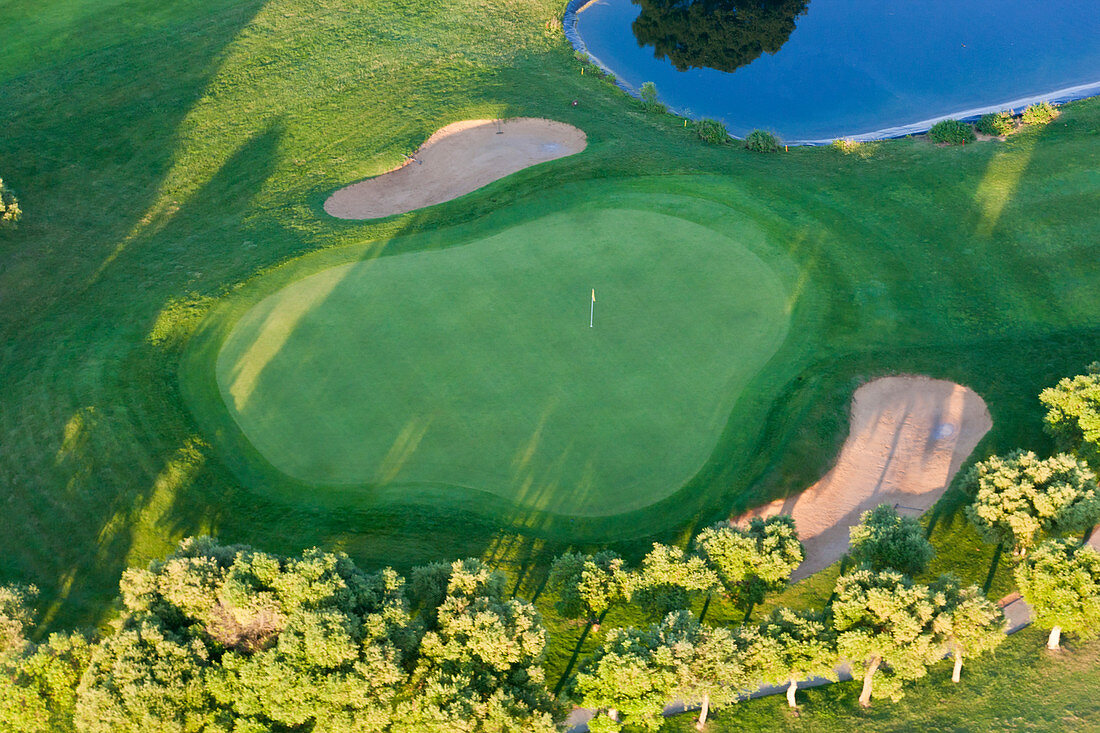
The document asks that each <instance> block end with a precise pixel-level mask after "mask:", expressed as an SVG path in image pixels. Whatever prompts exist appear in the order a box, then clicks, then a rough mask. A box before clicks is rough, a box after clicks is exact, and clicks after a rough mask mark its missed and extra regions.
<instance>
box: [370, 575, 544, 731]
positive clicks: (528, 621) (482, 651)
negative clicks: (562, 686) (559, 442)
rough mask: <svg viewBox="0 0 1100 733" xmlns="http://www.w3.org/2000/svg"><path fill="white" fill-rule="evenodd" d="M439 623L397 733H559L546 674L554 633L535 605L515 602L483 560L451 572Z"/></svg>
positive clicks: (426, 643)
mask: <svg viewBox="0 0 1100 733" xmlns="http://www.w3.org/2000/svg"><path fill="white" fill-rule="evenodd" d="M434 617H435V622H434V624H433V626H432V628H431V629H430V630H429V631H428V632H427V633H425V634H424V637H423V639H422V640H421V642H420V650H419V659H418V663H417V667H416V669H415V671H414V673H413V687H414V690H415V693H414V694H413V695H412V696H411V699H410V700H408V701H406V702H404V703H402V704H401V705H400V706H398V710H397V714H396V716H395V719H394V723H393V727H392V729H393V730H395V731H409V733H412V731H440V733H442V732H443V731H458V732H461V733H475V732H478V731H486V732H488V731H492V732H493V733H498V732H507V731H517V733H518V732H519V731H536V732H537V731H547V732H549V731H552V730H553V729H554V724H553V716H552V711H553V709H554V708H553V703H552V701H551V699H550V695H549V693H548V692H547V690H546V685H545V678H544V674H543V670H542V667H541V661H542V656H543V652H544V650H545V647H546V630H545V629H544V628H543V627H542V625H541V621H540V619H539V615H538V613H537V612H536V611H535V608H534V606H532V605H531V604H530V603H527V602H526V601H520V600H516V599H512V598H508V597H507V595H506V593H505V591H504V578H503V576H501V575H500V574H499V573H496V572H494V571H492V570H491V569H489V568H488V567H487V566H486V565H485V564H484V563H482V562H480V561H478V560H459V561H456V562H454V563H453V564H452V565H451V566H450V574H449V577H448V579H447V583H446V587H445V597H444V599H443V601H442V602H441V603H440V604H439V605H438V606H437V607H436V608H435V609H434Z"/></svg>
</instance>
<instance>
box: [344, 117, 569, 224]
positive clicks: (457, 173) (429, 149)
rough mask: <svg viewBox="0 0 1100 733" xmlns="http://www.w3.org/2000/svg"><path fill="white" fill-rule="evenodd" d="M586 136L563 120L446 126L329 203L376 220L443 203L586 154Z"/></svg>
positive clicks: (346, 214)
mask: <svg viewBox="0 0 1100 733" xmlns="http://www.w3.org/2000/svg"><path fill="white" fill-rule="evenodd" d="M587 144H588V138H587V137H586V136H585V134H584V132H583V131H582V130H579V129H578V128H576V127H573V126H572V125H567V124H566V123H564V122H555V121H554V120H544V119H538V118H534V117H517V118H514V119H509V120H463V121H461V122H453V123H451V124H450V125H447V126H446V127H442V128H440V129H439V130H437V131H436V132H435V134H433V135H432V136H431V137H430V138H428V139H427V140H426V141H425V142H424V144H423V145H421V146H420V149H419V150H417V151H416V153H415V154H414V155H412V156H411V157H410V158H408V159H407V160H406V161H405V163H404V164H402V165H401V166H399V167H398V168H395V169H394V170H392V171H387V172H386V173H383V174H382V175H379V176H376V177H374V178H368V179H367V180H365V181H359V182H358V183H353V184H351V185H350V186H345V187H344V188H341V189H340V190H339V191H336V192H335V193H334V194H332V195H331V196H329V198H328V200H327V201H325V211H326V212H328V213H329V214H331V215H332V216H335V217H337V218H340V219H375V218H379V217H383V216H392V215H394V214H402V213H405V212H406V211H413V210H414V209H420V208H423V207H425V206H431V205H433V204H440V203H443V202H444V201H450V200H451V199H454V198H458V197H459V196H463V195H465V194H468V193H470V192H471V191H476V190H477V189H479V188H481V187H482V186H485V185H488V184H489V183H492V182H493V181H495V180H497V179H498V178H504V177H505V176H507V175H510V174H512V173H515V172H516V171H520V170H523V169H524V168H529V167H530V166H533V165H537V164H539V163H545V162H547V161H550V160H556V159H557V158H564V157H566V156H569V155H574V154H576V153H579V152H581V151H582V150H584V148H585V146H586V145H587Z"/></svg>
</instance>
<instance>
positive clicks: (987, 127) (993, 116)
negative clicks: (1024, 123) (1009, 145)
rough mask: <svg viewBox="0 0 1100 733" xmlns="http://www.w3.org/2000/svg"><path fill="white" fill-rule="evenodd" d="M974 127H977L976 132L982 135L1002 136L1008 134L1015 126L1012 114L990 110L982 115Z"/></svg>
mask: <svg viewBox="0 0 1100 733" xmlns="http://www.w3.org/2000/svg"><path fill="white" fill-rule="evenodd" d="M975 127H977V128H978V132H980V133H982V134H983V135H993V136H994V137H1004V136H1005V135H1008V134H1010V133H1011V132H1012V130H1013V129H1014V128H1015V127H1016V126H1015V125H1014V124H1013V123H1012V115H1010V114H1009V113H1008V112H991V113H989V114H987V115H982V117H981V119H979V120H978V124H977V125H975Z"/></svg>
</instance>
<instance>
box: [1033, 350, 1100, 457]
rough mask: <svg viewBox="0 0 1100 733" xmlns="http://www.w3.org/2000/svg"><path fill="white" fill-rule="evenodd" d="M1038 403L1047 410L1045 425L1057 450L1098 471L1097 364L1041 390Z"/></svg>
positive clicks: (1099, 371)
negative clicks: (1078, 459) (1075, 457)
mask: <svg viewBox="0 0 1100 733" xmlns="http://www.w3.org/2000/svg"><path fill="white" fill-rule="evenodd" d="M1039 401H1040V402H1042V403H1043V406H1044V407H1046V408H1047V414H1046V416H1045V417H1044V423H1045V426H1046V429H1047V432H1048V433H1050V435H1051V436H1052V437H1053V438H1054V440H1055V443H1056V444H1057V445H1058V449H1059V450H1062V451H1067V452H1070V453H1073V454H1075V455H1076V456H1077V457H1078V458H1080V459H1081V460H1083V461H1085V462H1086V463H1088V464H1089V465H1090V466H1092V468H1093V470H1097V469H1100V362H1093V363H1092V364H1090V365H1089V367H1088V372H1087V373H1086V374H1079V375H1077V376H1075V377H1066V378H1065V379H1062V380H1060V381H1059V382H1058V384H1057V385H1056V386H1054V387H1048V388H1047V389H1044V390H1043V391H1042V392H1041V393H1040V394H1039Z"/></svg>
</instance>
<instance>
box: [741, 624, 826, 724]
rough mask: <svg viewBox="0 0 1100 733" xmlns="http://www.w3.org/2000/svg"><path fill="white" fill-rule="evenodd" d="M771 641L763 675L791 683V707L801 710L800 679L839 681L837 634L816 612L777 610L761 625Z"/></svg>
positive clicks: (766, 647)
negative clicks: (798, 692) (799, 705)
mask: <svg viewBox="0 0 1100 733" xmlns="http://www.w3.org/2000/svg"><path fill="white" fill-rule="evenodd" d="M760 633H761V636H762V637H763V638H764V639H766V640H767V642H768V643H767V644H766V645H765V646H764V648H765V649H766V650H768V652H769V653H768V654H767V655H766V656H765V658H764V660H765V667H764V670H763V676H764V679H765V681H768V682H773V683H775V684H780V683H783V682H786V683H787V704H788V705H789V706H791V707H792V708H796V707H798V704H797V703H796V701H795V693H796V692H797V691H798V682H799V680H804V679H810V678H811V677H824V678H826V679H830V680H833V681H836V679H837V675H836V664H837V651H836V634H835V632H834V631H833V629H832V628H831V627H830V626H829V625H828V624H826V623H825V617H824V615H823V614H822V613H820V612H815V611H803V612H799V611H792V610H791V609H789V608H777V609H776V610H775V611H773V612H772V615H771V616H770V617H769V618H768V619H767V620H766V621H764V623H762V624H761V625H760Z"/></svg>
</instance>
